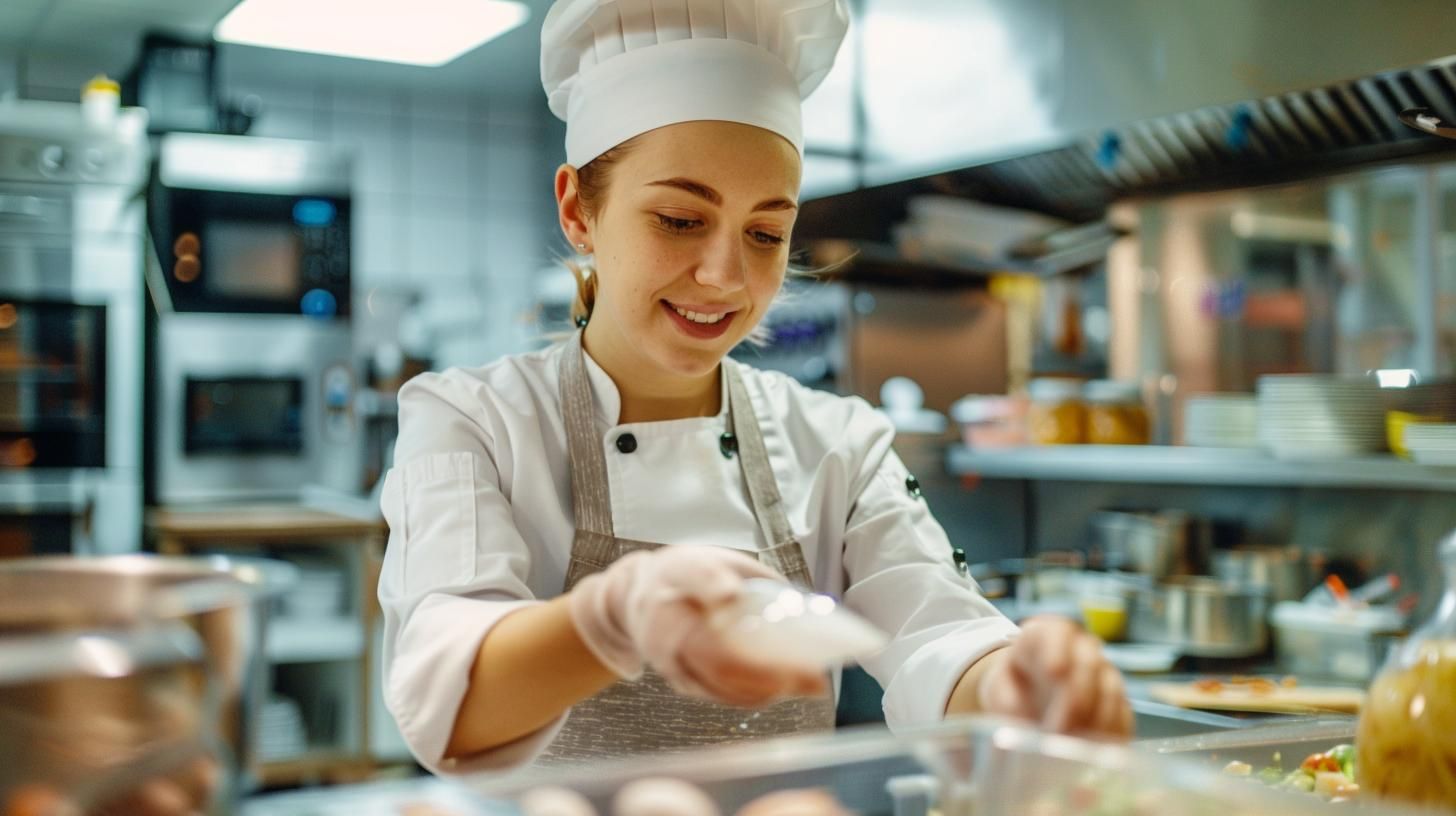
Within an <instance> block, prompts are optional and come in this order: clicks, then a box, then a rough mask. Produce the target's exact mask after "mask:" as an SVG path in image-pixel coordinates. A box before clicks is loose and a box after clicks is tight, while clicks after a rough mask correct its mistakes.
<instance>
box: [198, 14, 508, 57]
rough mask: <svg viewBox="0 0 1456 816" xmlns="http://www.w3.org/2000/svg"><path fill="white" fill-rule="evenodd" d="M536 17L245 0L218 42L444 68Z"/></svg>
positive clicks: (221, 26)
mask: <svg viewBox="0 0 1456 816" xmlns="http://www.w3.org/2000/svg"><path fill="white" fill-rule="evenodd" d="M530 16H531V13H530V11H529V10H528V9H527V8H526V6H525V4H523V3H518V2H510V1H509V0H242V2H241V3H238V5H237V6H236V7H234V8H233V10H232V11H230V12H228V15H227V16H226V17H224V18H222V21H221V22H219V23H218V24H217V28H215V29H213V36H215V37H217V39H218V40H219V41H221V42H228V43H239V44H241V45H256V46H261V47H263V48H281V49H284V50H288V51H308V52H311V53H315V54H330V55H332V56H337V57H354V58H356V59H367V60H379V61H382V62H398V63H403V64H406V65H428V66H435V65H444V64H445V63H447V62H450V61H451V60H453V59H455V58H456V57H459V56H460V55H461V54H464V53H465V52H467V51H470V50H471V49H474V48H477V47H479V46H480V45H481V44H483V43H486V42H488V41H490V40H493V39H495V38H496V37H499V36H500V35H502V34H504V33H506V32H507V31H510V30H511V29H513V28H515V27H516V26H518V25H520V24H521V23H524V22H525V21H526V19H527V18H528V17H530Z"/></svg>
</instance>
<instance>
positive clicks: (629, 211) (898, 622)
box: [379, 0, 1131, 770]
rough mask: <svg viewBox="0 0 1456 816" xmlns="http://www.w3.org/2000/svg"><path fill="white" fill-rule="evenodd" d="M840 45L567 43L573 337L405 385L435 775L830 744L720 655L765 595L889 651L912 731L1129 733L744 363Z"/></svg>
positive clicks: (549, 22)
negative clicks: (749, 585) (844, 608)
mask: <svg viewBox="0 0 1456 816" xmlns="http://www.w3.org/2000/svg"><path fill="white" fill-rule="evenodd" d="M847 20H848V17H847V13H846V11H845V8H844V4H843V0H825V2H821V3H818V4H806V3H805V2H804V1H803V0H687V2H686V3H683V2H682V0H678V2H675V3H668V2H662V0H657V2H656V4H655V6H654V5H653V0H634V1H632V2H629V0H618V2H603V1H602V0H561V2H558V3H557V4H556V5H555V6H553V8H552V9H551V10H550V12H549V13H548V14H547V17H546V20H545V23H544V27H543V33H542V58H541V59H542V76H543V81H544V84H545V86H546V90H547V93H548V96H549V97H550V102H551V108H552V110H553V111H554V112H555V113H556V114H557V115H558V116H561V117H562V118H564V119H565V120H566V123H567V137H566V149H567V163H566V164H564V165H562V166H561V167H560V168H559V169H558V170H557V173H556V188H555V190H556V199H557V204H558V211H559V215H560V223H561V228H562V230H563V232H564V233H565V235H566V237H567V240H568V241H570V242H571V244H572V246H574V247H575V248H576V250H577V251H578V252H579V253H580V254H582V255H589V256H591V257H592V258H593V259H594V270H593V271H592V272H591V274H590V276H589V277H587V278H585V279H584V280H583V281H582V285H581V287H580V292H579V295H580V297H579V299H578V302H577V304H576V311H577V324H578V326H579V327H583V328H582V330H581V331H579V332H577V333H576V334H575V335H573V336H572V338H571V339H570V340H569V341H568V342H565V343H560V344H557V345H555V346H553V347H551V348H548V349H545V350H543V351H539V352H534V353H530V354H524V355H519V356H515V357H509V358H505V359H502V360H499V361H497V362H495V363H492V364H490V365H487V366H485V367H483V368H478V369H471V370H460V369H453V370H450V371H447V372H445V373H443V374H427V375H423V376H421V377H419V378H417V379H415V380H414V381H412V382H411V383H409V384H408V385H407V386H406V387H405V388H404V389H403V390H402V391H401V393H400V421H401V427H400V436H399V442H398V444H397V447H396V452H395V467H394V469H393V470H392V471H391V472H390V474H389V476H388V477H387V480H386V483H385V489H384V498H383V506H384V511H385V515H386V518H387V519H388V521H389V524H390V529H391V538H390V543H389V548H388V552H387V553H386V556H385V564H384V571H383V575H382V577H381V581H380V587H379V597H380V601H381V604H382V605H383V608H384V614H385V626H386V629H385V644H384V649H385V651H384V660H385V673H386V683H385V697H386V701H387V702H388V704H389V707H390V709H391V711H392V712H393V713H394V715H395V717H396V719H397V721H398V722H399V725H400V727H401V730H402V731H403V733H404V735H405V737H406V738H407V740H408V742H409V744H410V746H411V748H412V749H413V751H414V752H415V754H416V755H417V756H418V757H419V759H420V760H421V761H422V762H423V763H424V764H425V765H427V766H428V767H430V768H432V769H435V770H474V769H483V768H505V767H510V766H513V765H518V764H522V763H525V762H529V761H541V762H568V761H577V760H581V759H589V758H592V757H598V756H620V755H623V754H628V753H637V752H647V751H658V750H669V749H676V748H683V747H690V746H698V745H707V744H712V743H716V742H721V741H724V740H727V739H734V738H740V737H745V736H767V735H775V734H787V733H794V732H798V731H803V730H809V729H828V728H832V727H833V723H834V705H833V696H832V693H831V690H830V688H829V687H828V686H829V685H830V683H828V682H826V678H825V677H823V676H820V675H816V674H814V673H811V672H804V671H800V670H795V669H792V668H787V667H784V666H777V665H766V664H763V663H761V662H758V661H745V660H744V659H741V658H739V657H736V656H734V654H733V653H732V652H730V651H729V650H727V649H726V648H725V647H724V645H723V643H722V642H721V641H720V640H719V639H718V638H717V637H716V636H715V635H714V634H713V632H712V631H711V630H710V629H709V628H708V627H707V626H706V624H705V618H706V616H707V615H708V614H709V613H710V612H711V611H712V610H713V609H716V608H717V607H718V606H720V605H721V604H724V603H728V602H731V601H732V600H733V599H734V598H735V597H736V596H737V593H738V591H739V589H740V587H741V586H742V584H743V581H744V580H745V579H747V578H752V577H777V578H779V579H780V580H788V581H792V582H795V583H797V584H800V585H802V586H805V587H812V588H814V589H815V590H818V591H821V592H828V593H833V594H835V595H838V596H841V597H842V598H843V599H844V601H845V603H846V604H848V605H849V606H850V607H851V608H853V609H854V610H856V611H858V612H859V613H860V614H862V615H863V616H865V617H867V618H868V619H869V620H870V621H872V622H874V623H875V624H877V625H878V626H879V627H880V628H882V629H883V630H885V631H886V632H888V633H889V634H890V635H891V638H892V639H891V643H890V645H889V646H888V647H886V648H885V649H884V650H882V651H881V652H880V653H878V654H876V655H873V656H870V657H867V658H866V659H865V660H864V661H863V664H864V666H865V668H866V669H867V670H868V671H869V672H870V673H871V674H872V675H873V676H874V677H876V678H877V679H878V680H879V681H880V683H881V684H882V685H884V686H885V689H886V691H885V699H884V705H885V712H886V717H887V720H888V721H889V723H890V724H891V726H892V727H899V726H903V725H907V724H913V723H921V722H929V721H934V720H936V719H939V718H940V717H943V716H945V715H947V714H959V713H969V712H976V711H991V712H998V713H1003V714H1008V715H1014V716H1020V717H1025V718H1029V719H1034V720H1038V721H1040V722H1042V723H1044V724H1045V725H1047V726H1049V727H1052V728H1057V729H1061V730H1067V731H1090V732H1100V733H1110V734H1114V735H1120V734H1126V733H1128V731H1129V730H1130V720H1131V718H1130V714H1129V711H1128V707H1127V702H1126V699H1125V697H1124V694H1123V691H1122V681H1121V677H1120V676H1119V675H1118V673H1117V672H1116V670H1115V669H1113V668H1112V667H1111V666H1110V665H1109V664H1108V663H1107V662H1106V660H1105V659H1104V658H1103V657H1102V654H1101V651H1100V648H1099V647H1098V645H1097V643H1096V641H1094V640H1092V639H1091V638H1090V637H1088V636H1087V635H1085V634H1084V633H1082V632H1080V630H1078V629H1077V628H1076V627H1075V626H1073V625H1072V624H1070V623H1069V622H1066V621H1061V620H1044V621H1034V622H1030V623H1028V624H1027V625H1026V626H1025V627H1024V629H1022V630H1021V631H1020V633H1019V635H1018V632H1017V629H1016V627H1014V626H1013V625H1012V624H1011V623H1010V622H1009V621H1007V620H1006V619H1005V618H1003V617H1001V616H1000V615H999V614H997V612H996V611H995V609H994V608H993V607H992V606H991V605H990V604H989V603H987V602H986V601H985V599H983V598H982V597H980V596H979V595H978V594H977V592H976V591H975V589H974V588H973V587H972V586H970V585H969V584H967V583H966V582H965V581H964V580H963V579H962V578H961V577H960V576H959V575H958V573H957V572H956V571H955V569H954V568H953V567H952V565H951V559H950V546H949V543H948V541H947V539H946V536H945V533H944V531H943V530H942V529H941V527H940V526H939V525H938V524H937V523H936V522H935V520H934V519H933V518H932V517H931V515H930V513H929V512H928V511H927V509H926V508H925V506H924V504H923V502H921V501H920V499H919V498H918V490H915V489H914V483H913V480H912V479H910V477H909V474H908V473H907V472H906V471H905V468H904V465H903V464H901V462H900V460H899V459H898V458H897V457H896V455H895V454H894V452H893V451H892V450H891V447H890V446H891V442H892V438H893V431H892V428H891V426H890V424H889V422H888V421H887V420H886V419H884V418H883V417H881V416H880V415H879V414H878V413H877V412H876V411H874V410H873V409H871V407H870V406H869V405H868V404H867V403H865V402H864V401H862V400H859V399H854V398H841V397H836V396H832V395H829V394H825V393H821V392H816V391H812V390H810V389H807V388H804V387H802V386H800V385H798V384H797V383H795V382H793V381H792V380H790V379H788V378H786V377H783V376H780V375H777V374H772V373H767V372H760V371H755V370H753V369H750V368H748V367H745V366H742V365H739V364H736V363H734V362H733V361H732V360H731V359H728V358H727V354H728V352H729V350H730V349H732V348H733V347H734V346H736V345H737V344H738V343H740V342H742V341H743V340H744V339H746V338H748V337H749V336H750V335H751V333H752V332H753V331H754V330H755V328H756V327H757V326H758V325H759V321H760V320H761V319H762V317H763V315H764V312H765V311H766V310H767V308H768V307H769V305H770V303H772V301H773V300H774V298H775V296H776V295H777V293H778V292H779V289H780V286H781V285H782V283H783V280H784V275H785V270H786V268H787V262H788V243H789V236H790V232H791V231H792V228H793V224H794V217H795V214H796V212H797V201H798V191H799V183H800V173H801V169H802V135H801V117H800V110H799V105H800V101H801V99H802V97H803V96H804V95H807V94H808V93H809V92H810V91H812V90H813V88H814V87H815V86H816V85H817V84H818V83H819V81H820V80H821V79H822V78H823V76H824V75H825V74H827V73H828V71H829V68H830V66H831V64H832V62H833V58H834V53H835V51H836V49H837V47H838V45H839V43H840V41H841V40H842V38H843V36H844V33H845V29H846V26H847ZM834 683H835V684H837V677H836V678H835V680H834ZM750 708H752V709H753V710H751V711H750V710H749V709H750ZM568 715H569V716H568Z"/></svg>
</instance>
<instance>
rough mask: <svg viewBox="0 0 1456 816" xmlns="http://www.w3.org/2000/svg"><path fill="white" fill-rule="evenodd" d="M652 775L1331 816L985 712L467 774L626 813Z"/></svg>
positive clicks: (1006, 801)
mask: <svg viewBox="0 0 1456 816" xmlns="http://www.w3.org/2000/svg"><path fill="white" fill-rule="evenodd" d="M926 777H930V779H928V780H927V779H926ZM648 778H658V779H661V778H667V779H674V780H681V781H685V782H688V783H690V784H692V785H694V786H696V787H697V788H698V789H700V790H701V791H702V792H703V793H705V794H706V795H707V797H708V799H709V800H711V802H712V803H713V805H714V806H715V807H716V809H717V812H718V813H719V814H721V816H734V814H740V813H743V812H744V811H743V808H744V807H745V806H747V805H749V804H751V803H754V802H757V801H760V800H761V799H762V797H764V796H766V795H770V794H774V793H778V792H782V791H806V790H815V789H817V790H821V791H826V792H828V793H829V794H831V795H832V796H833V797H834V798H835V799H836V800H837V801H838V804H839V806H840V808H842V811H848V812H850V813H855V814H863V815H864V816H892V814H906V816H910V814H919V813H921V812H922V811H926V812H929V811H932V810H933V811H934V812H937V813H939V814H942V816H1012V815H1013V814H1014V815H1015V816H1028V815H1031V814H1047V815H1048V816H1051V815H1053V814H1055V815H1056V816H1098V814H1129V815H1135V814H1215V813H1218V814H1232V813H1237V814H1241V816H1255V815H1256V814H1269V816H1273V814H1287V815H1288V816H1304V814H1308V816H1317V814H1328V810H1327V808H1328V806H1327V805H1325V804H1324V803H1323V802H1320V801H1318V800H1316V799H1313V798H1311V800H1310V801H1305V800H1304V799H1302V798H1300V797H1296V796H1293V795H1290V794H1286V793H1279V792H1276V791H1271V790H1268V789H1266V788H1264V787H1263V786H1261V785H1259V784H1257V783H1253V782H1251V783H1249V784H1230V780H1229V778H1228V777H1226V776H1224V775H1222V774H1221V773H1219V772H1218V770H1217V768H1213V767H1210V766H1209V763H1207V762H1199V761H1192V760H1175V759H1170V758H1168V757H1163V756H1158V755H1156V754H1153V753H1150V752H1143V751H1138V750H1133V749H1131V748H1127V747H1124V746H1118V745H1110V744H1102V743H1094V742H1087V741H1083V740H1079V739H1074V738H1071V737H1064V736H1056V735H1047V734H1042V733H1039V732H1037V731H1034V730H1031V729H1028V728H1025V727H1023V726H1021V725H1018V724H1013V723H1010V722H1007V721H1004V720H996V719H985V718H974V719H963V720H956V721H951V722H946V723H941V724H939V725H936V726H933V727H928V728H924V729H918V730H909V731H905V732H902V733H901V734H899V735H891V734H890V733H888V732H887V731H885V730H884V729H883V728H873V729H851V730H847V731H841V732H839V733H838V734H835V735H832V736H822V735H821V736H812V737H788V738H783V739H775V740H766V741H763V742H758V743H740V744H738V745H735V746H728V747H723V748H712V749H707V750H702V751H697V752H693V753H685V754H678V755H670V756H655V757H652V758H650V759H644V760H636V761H617V762H606V763H599V764H593V765H588V766H583V767H580V768H575V769H571V770H562V769H559V768H557V769H543V770H541V771H532V772H531V773H529V774H526V775H523V776H517V777H514V778H510V779H504V780H499V779H491V778H488V777H477V778H474V779H467V780H465V781H466V783H467V784H470V785H471V786H472V787H473V788H474V789H475V790H476V791H477V792H479V793H481V794H483V795H487V796H490V797H493V798H496V799H498V800H504V801H510V802H514V801H517V800H518V799H519V798H520V797H523V796H525V795H527V794H529V793H531V792H532V791H535V790H537V789H538V788H539V787H541V786H551V787H558V788H567V789H569V790H572V791H575V792H577V793H579V794H581V795H582V796H583V797H585V799H586V800H587V802H589V803H590V805H591V807H592V809H593V810H594V811H595V814H597V816H622V815H621V814H620V813H619V812H618V811H617V810H616V809H614V806H613V805H614V800H615V799H616V797H617V794H618V793H619V792H620V791H622V790H623V789H624V788H626V787H627V786H628V785H631V784H633V783H634V782H638V781H641V780H644V779H648ZM1382 810H1383V808H1382ZM842 811H841V812H842ZM797 813H804V814H811V813H814V811H798V812H797Z"/></svg>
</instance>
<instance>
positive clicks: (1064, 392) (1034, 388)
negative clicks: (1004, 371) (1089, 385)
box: [1026, 377, 1086, 445]
mask: <svg viewBox="0 0 1456 816" xmlns="http://www.w3.org/2000/svg"><path fill="white" fill-rule="evenodd" d="M1026 396H1027V397H1028V398H1029V399H1030V400H1031V404H1030V405H1029V406H1028V407H1027V412H1026V429H1027V436H1028V437H1029V438H1030V439H1031V441H1032V442H1033V443H1035V444H1037V445H1076V444H1080V443H1081V442H1083V441H1085V434H1086V432H1085V430H1084V425H1085V423H1086V410H1085V407H1084V406H1083V404H1082V384H1081V383H1080V382H1079V381H1077V380H1068V379H1060V378H1053V377H1043V378H1038V379H1035V380H1032V381H1031V382H1029V383H1027V385H1026Z"/></svg>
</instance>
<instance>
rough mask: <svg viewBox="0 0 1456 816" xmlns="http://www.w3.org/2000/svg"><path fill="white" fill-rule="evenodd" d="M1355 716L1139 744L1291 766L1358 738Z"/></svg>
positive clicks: (1221, 759) (1223, 760) (1213, 758)
mask: <svg viewBox="0 0 1456 816" xmlns="http://www.w3.org/2000/svg"><path fill="white" fill-rule="evenodd" d="M1357 723H1358V720H1357V719H1356V718H1354V717H1320V718H1317V719H1302V720H1295V721H1293V722H1289V721H1283V722H1279V723H1273V724H1270V725H1254V726H1249V727H1248V728H1241V729H1239V730H1237V731H1222V732H1218V733H1212V734H1194V735H1191V736H1185V737H1175V738H1172V739H1164V740H1156V741H1149V742H1140V743H1138V747H1139V748H1141V749H1143V750H1147V751H1152V752H1154V753H1158V754H1170V755H1174V756H1181V757H1184V758H1188V759H1193V760H1196V761H1201V762H1204V763H1208V764H1213V763H1220V764H1218V767H1222V766H1223V765H1226V764H1228V763H1230V762H1234V761H1238V762H1247V763H1249V764H1250V765H1253V766H1254V767H1255V768H1262V767H1265V766H1267V765H1274V764H1279V763H1276V762H1275V757H1276V756H1278V757H1280V758H1281V760H1282V764H1283V767H1285V768H1289V769H1292V768H1294V767H1295V766H1297V765H1298V764H1299V763H1300V762H1301V761H1302V760H1303V759H1304V758H1305V757H1307V756H1309V755H1310V754H1313V753H1317V752H1321V751H1328V750H1329V749H1330V748H1333V747H1334V746H1336V745H1339V744H1341V743H1350V742H1354V741H1355V726H1356V725H1357Z"/></svg>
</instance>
